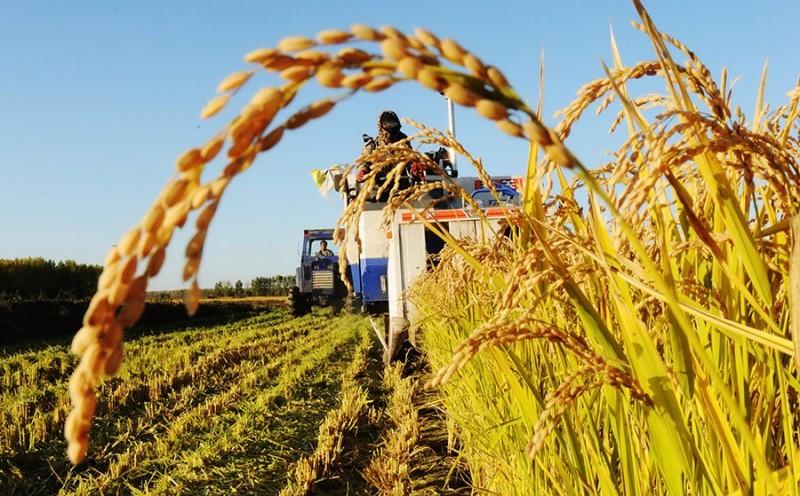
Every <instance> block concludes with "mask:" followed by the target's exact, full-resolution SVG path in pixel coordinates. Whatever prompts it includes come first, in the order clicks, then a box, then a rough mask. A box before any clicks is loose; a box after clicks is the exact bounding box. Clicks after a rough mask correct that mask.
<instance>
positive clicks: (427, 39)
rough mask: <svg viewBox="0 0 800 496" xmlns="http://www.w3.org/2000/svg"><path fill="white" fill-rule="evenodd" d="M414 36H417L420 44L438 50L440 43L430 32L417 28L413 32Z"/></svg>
mask: <svg viewBox="0 0 800 496" xmlns="http://www.w3.org/2000/svg"><path fill="white" fill-rule="evenodd" d="M414 34H416V35H417V39H419V40H420V41H421V42H422V43H424V44H426V45H428V46H429V47H431V48H439V45H440V42H439V38H437V37H436V35H434V34H433V33H431V32H430V31H427V30H425V29H422V28H417V29H415V30H414Z"/></svg>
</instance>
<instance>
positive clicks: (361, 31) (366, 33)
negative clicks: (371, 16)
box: [350, 24, 385, 41]
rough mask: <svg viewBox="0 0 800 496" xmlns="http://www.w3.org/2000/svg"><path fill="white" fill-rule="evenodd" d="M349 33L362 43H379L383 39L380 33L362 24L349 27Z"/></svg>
mask: <svg viewBox="0 0 800 496" xmlns="http://www.w3.org/2000/svg"><path fill="white" fill-rule="evenodd" d="M350 31H351V32H352V33H353V36H355V37H356V38H358V39H360V40H364V41H381V40H383V38H384V37H385V36H384V35H383V34H382V33H379V32H378V31H376V30H374V29H372V28H371V27H369V26H365V25H363V24H353V25H352V26H350Z"/></svg>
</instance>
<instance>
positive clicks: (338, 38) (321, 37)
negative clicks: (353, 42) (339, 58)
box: [317, 29, 353, 45]
mask: <svg viewBox="0 0 800 496" xmlns="http://www.w3.org/2000/svg"><path fill="white" fill-rule="evenodd" d="M352 37H353V35H352V34H350V33H348V32H347V31H342V30H339V29H328V30H326V31H320V32H319V33H317V41H319V42H320V43H322V44H323V45H337V44H339V43H344V42H345V41H347V40H349V39H350V38H352Z"/></svg>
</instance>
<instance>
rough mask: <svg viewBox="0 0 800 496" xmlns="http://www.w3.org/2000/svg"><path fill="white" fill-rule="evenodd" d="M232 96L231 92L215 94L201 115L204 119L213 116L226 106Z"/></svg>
mask: <svg viewBox="0 0 800 496" xmlns="http://www.w3.org/2000/svg"><path fill="white" fill-rule="evenodd" d="M230 98H231V96H230V95H229V94H224V95H217V96H215V97H214V98H212V99H211V100H210V101H209V102H208V103H207V104H206V106H205V107H203V111H202V112H201V113H200V116H201V117H202V118H203V119H208V118H209V117H213V116H214V115H216V114H217V113H219V111H220V110H222V109H223V108H224V107H225V105H226V104H227V103H228V100H230Z"/></svg>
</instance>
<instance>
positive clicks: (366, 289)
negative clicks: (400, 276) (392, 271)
mask: <svg viewBox="0 0 800 496" xmlns="http://www.w3.org/2000/svg"><path fill="white" fill-rule="evenodd" d="M388 267H389V259H388V258H364V259H361V293H362V297H363V299H364V303H373V302H378V301H388V300H389V294H388V281H387V280H386V270H387V269H388Z"/></svg>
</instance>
